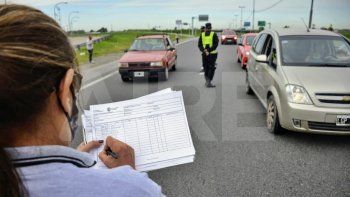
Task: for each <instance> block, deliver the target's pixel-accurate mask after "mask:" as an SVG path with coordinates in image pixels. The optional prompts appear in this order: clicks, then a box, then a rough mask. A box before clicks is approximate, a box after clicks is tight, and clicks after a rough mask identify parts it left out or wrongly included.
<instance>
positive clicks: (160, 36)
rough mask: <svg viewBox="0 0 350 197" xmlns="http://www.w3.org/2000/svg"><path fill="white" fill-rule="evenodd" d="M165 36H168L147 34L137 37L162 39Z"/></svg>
mask: <svg viewBox="0 0 350 197" xmlns="http://www.w3.org/2000/svg"><path fill="white" fill-rule="evenodd" d="M164 37H167V36H166V35H145V36H140V37H138V38H137V39H150V38H151V39H152V38H154V39H161V38H164Z"/></svg>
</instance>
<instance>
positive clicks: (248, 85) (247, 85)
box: [245, 71, 254, 95]
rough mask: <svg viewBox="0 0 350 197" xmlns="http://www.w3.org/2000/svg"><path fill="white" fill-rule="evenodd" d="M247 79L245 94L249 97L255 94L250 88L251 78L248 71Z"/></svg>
mask: <svg viewBox="0 0 350 197" xmlns="http://www.w3.org/2000/svg"><path fill="white" fill-rule="evenodd" d="M246 73H247V74H246V78H245V92H246V93H247V94H248V95H252V94H254V92H253V90H252V88H251V87H250V83H249V79H248V78H249V76H248V71H247V72H246Z"/></svg>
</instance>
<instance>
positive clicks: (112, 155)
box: [106, 149, 118, 159]
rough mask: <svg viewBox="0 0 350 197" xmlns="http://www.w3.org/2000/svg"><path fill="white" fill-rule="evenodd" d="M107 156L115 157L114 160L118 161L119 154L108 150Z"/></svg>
mask: <svg viewBox="0 0 350 197" xmlns="http://www.w3.org/2000/svg"><path fill="white" fill-rule="evenodd" d="M106 152H107V155H109V156H111V157H113V158H114V159H118V153H115V152H113V151H112V150H111V149H108V150H106Z"/></svg>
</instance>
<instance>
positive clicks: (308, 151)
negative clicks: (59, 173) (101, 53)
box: [75, 41, 350, 197]
mask: <svg viewBox="0 0 350 197" xmlns="http://www.w3.org/2000/svg"><path fill="white" fill-rule="evenodd" d="M235 51H236V46H232V45H231V46H220V47H219V58H218V68H217V72H216V75H215V80H214V82H215V84H216V85H217V88H215V89H207V88H205V87H204V79H203V78H204V77H203V75H200V74H199V73H198V71H199V70H200V65H201V57H200V54H199V52H198V50H197V47H196V42H195V41H190V42H187V43H185V44H182V45H180V46H178V54H179V55H178V57H179V59H178V66H177V68H178V70H177V71H176V72H171V73H170V79H169V80H168V81H167V82H159V83H157V82H147V81H137V82H134V83H123V82H122V81H121V79H120V76H119V74H118V73H116V72H115V71H116V67H115V62H113V63H111V64H106V65H105V66H102V67H97V68H93V69H92V70H91V69H89V70H86V71H84V75H85V77H87V79H85V81H84V83H85V86H84V90H83V94H82V95H83V98H84V100H83V101H81V102H82V103H83V106H84V107H85V108H86V107H87V106H89V105H91V104H97V103H106V102H115V101H121V100H126V99H131V98H136V97H139V96H143V95H146V94H148V93H152V92H155V91H157V90H161V89H164V88H167V87H173V88H174V89H176V90H182V91H183V93H184V99H185V103H186V111H187V114H188V119H189V125H190V128H191V133H192V138H193V141H194V145H195V148H196V159H195V162H194V163H192V164H185V165H181V166H175V167H170V168H166V169H162V170H158V171H153V172H150V173H149V176H150V177H151V178H152V179H153V180H154V181H156V182H157V183H158V184H160V185H161V186H162V188H163V192H164V193H165V194H166V195H167V196H186V197H187V196H326V197H328V196H350V169H349V167H350V137H339V136H320V135H309V134H300V133H294V132H287V133H285V134H283V135H279V136H274V135H273V134H270V133H269V132H268V131H267V129H266V127H265V122H264V117H265V110H264V108H263V107H262V105H261V104H260V103H259V101H258V100H257V99H256V98H255V97H254V96H247V95H245V92H244V79H245V74H244V71H243V70H242V69H241V68H240V67H239V64H237V63H236V54H235ZM96 80H97V81H96ZM81 139H82V137H81V135H80V136H78V137H77V139H76V141H75V144H76V143H78V142H79V141H81Z"/></svg>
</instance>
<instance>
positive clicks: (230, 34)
mask: <svg viewBox="0 0 350 197" xmlns="http://www.w3.org/2000/svg"><path fill="white" fill-rule="evenodd" d="M221 44H222V45H223V44H237V34H236V32H234V31H233V30H229V29H226V30H224V31H222V33H221Z"/></svg>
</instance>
